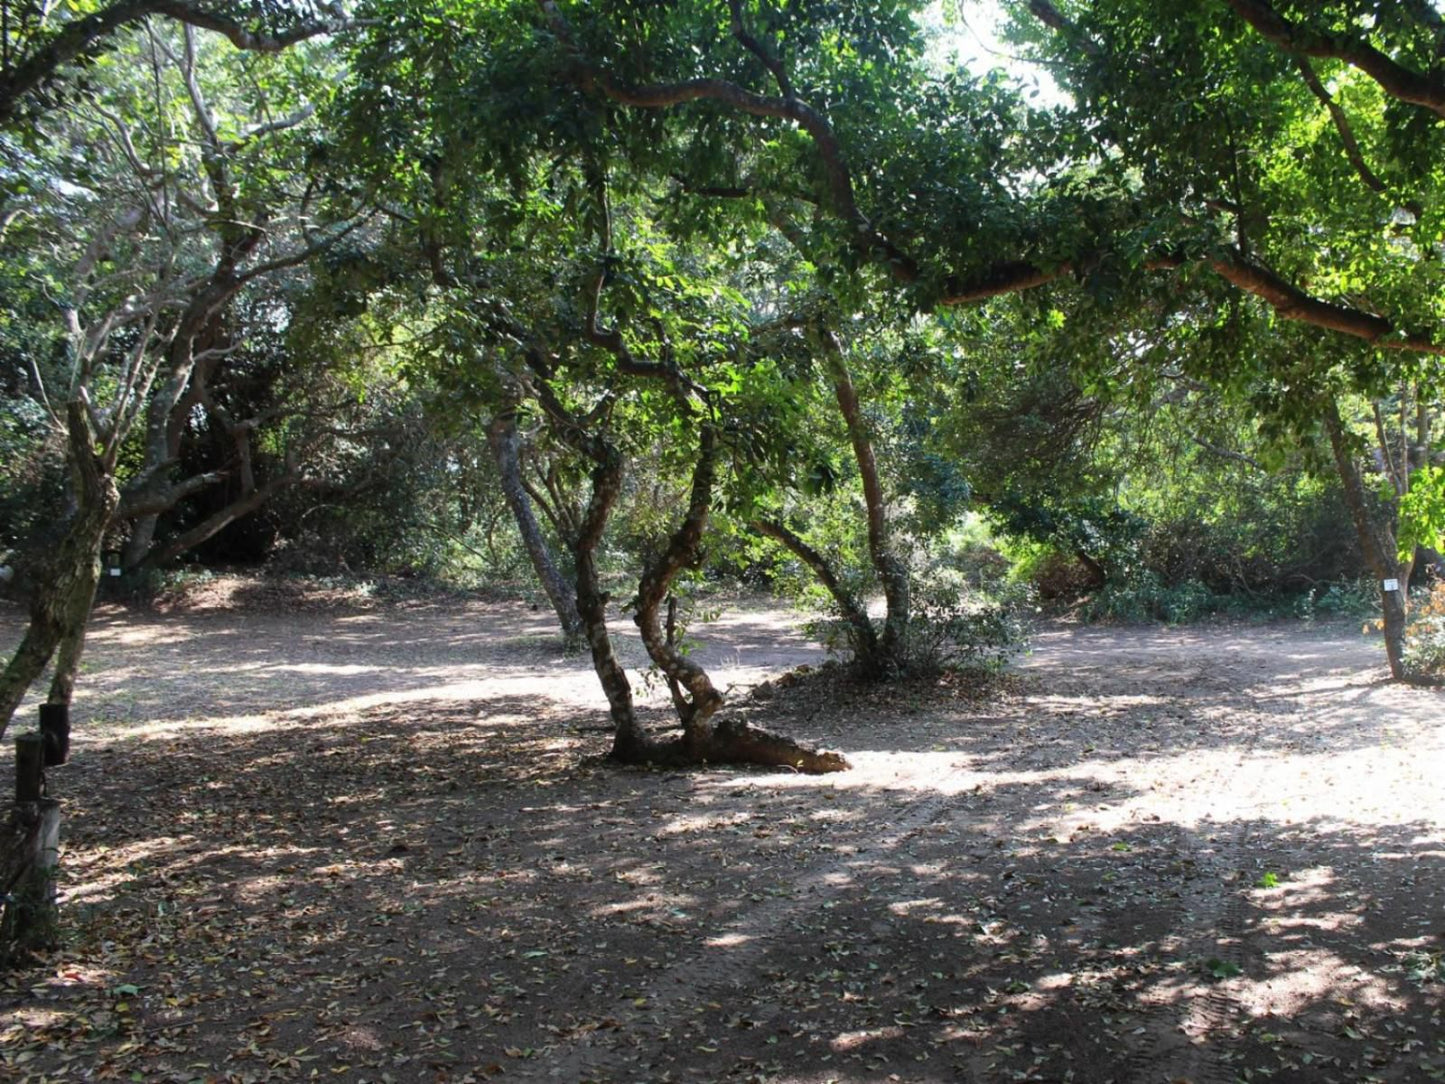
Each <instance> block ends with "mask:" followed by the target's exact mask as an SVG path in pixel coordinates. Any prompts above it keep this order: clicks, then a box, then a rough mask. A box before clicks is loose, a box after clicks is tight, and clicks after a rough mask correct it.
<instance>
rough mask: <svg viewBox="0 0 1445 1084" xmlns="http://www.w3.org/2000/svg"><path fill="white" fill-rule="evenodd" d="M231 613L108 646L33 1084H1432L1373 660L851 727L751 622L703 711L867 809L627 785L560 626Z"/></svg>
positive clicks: (98, 625) (784, 785) (60, 791)
mask: <svg viewBox="0 0 1445 1084" xmlns="http://www.w3.org/2000/svg"><path fill="white" fill-rule="evenodd" d="M223 585H224V584H223ZM213 595H214V597H213V598H212V599H211V601H210V604H209V606H208V605H204V604H203V605H201V606H199V607H198V608H193V609H191V610H189V611H187V612H177V613H172V614H160V615H158V614H147V613H138V612H134V611H130V612H128V611H124V610H120V609H117V608H114V607H103V608H101V609H100V610H99V611H98V613H97V616H96V619H95V622H94V625H93V629H92V632H91V643H90V652H89V655H88V659H89V662H88V664H87V670H86V673H85V675H84V681H83V682H82V684H81V686H80V688H79V690H78V693H77V699H76V704H75V710H76V713H77V723H78V725H77V730H76V739H75V747H74V750H73V753H74V759H73V761H72V763H70V764H69V765H67V766H65V767H63V768H61V769H57V770H56V771H55V772H54V774H53V776H52V791H53V793H55V794H56V795H57V796H59V797H61V798H62V799H63V800H64V802H65V817H66V821H65V852H64V859H63V862H62V867H61V895H62V914H63V924H64V936H63V948H62V949H61V950H60V951H59V952H57V953H55V954H54V955H52V956H50V957H48V958H46V959H45V960H44V962H43V966H41V967H40V968H39V969H34V968H32V969H26V970H21V971H19V972H14V973H12V974H10V975H9V976H7V978H6V979H5V980H4V981H5V985H4V986H3V987H0V1065H3V1066H4V1067H5V1069H4V1072H5V1074H6V1075H7V1079H13V1080H26V1081H40V1080H57V1079H135V1080H147V1081H151V1080H156V1081H161V1080H177V1081H188V1080H236V1081H260V1080H278V1081H290V1080H302V1079H324V1080H345V1081H362V1080H366V1081H383V1080H394V1081H460V1080H485V1079H488V1078H493V1077H495V1078H497V1079H500V1080H513V1081H526V1080H536V1081H544V1080H545V1081H555V1080H562V1081H584V1080H585V1081H598V1082H601V1081H619V1082H620V1081H662V1080H676V1081H703V1080H750V1081H769V1082H777V1084H782V1082H788V1084H821V1082H824V1081H840V1082H851V1081H859V1082H861V1081H895V1080H896V1081H915V1082H932V1081H971V1080H977V1081H1004V1080H1038V1081H1065V1080H1073V1081H1081V1082H1090V1084H1102V1082H1104V1081H1109V1080H1113V1081H1118V1082H1120V1084H1124V1082H1136V1081H1137V1082H1140V1084H1142V1082H1144V1081H1159V1080H1170V1081H1173V1080H1188V1081H1192V1082H1195V1084H1203V1082H1207V1081H1235V1080H1265V1079H1268V1080H1274V1081H1299V1082H1304V1081H1309V1082H1311V1084H1316V1082H1323V1081H1340V1082H1345V1081H1350V1082H1356V1081H1365V1080H1381V1081H1425V1080H1431V1079H1438V1078H1440V1077H1441V1076H1442V1075H1445V1046H1442V1038H1441V1037H1442V1034H1445V1031H1442V1028H1441V1020H1440V1013H1441V1011H1442V1007H1445V999H1442V997H1441V994H1442V992H1445V967H1442V964H1441V959H1442V949H1445V924H1442V918H1441V914H1442V909H1441V900H1442V893H1445V838H1442V825H1445V794H1442V791H1441V788H1440V785H1439V781H1440V778H1441V775H1442V769H1445V726H1442V724H1445V699H1442V698H1441V695H1440V693H1439V692H1438V691H1433V690H1423V689H1417V688H1410V687H1407V686H1403V685H1400V684H1397V683H1391V682H1389V681H1388V680H1387V673H1386V671H1385V668H1384V663H1383V659H1382V657H1381V654H1380V651H1379V648H1378V643H1377V641H1376V642H1371V641H1370V640H1368V639H1366V638H1363V637H1361V635H1360V630H1359V626H1358V624H1355V625H1353V626H1352V625H1350V624H1348V623H1344V624H1341V623H1338V622H1335V623H1326V624H1320V625H1318V626H1316V625H1311V624H1306V623H1300V622H1283V623H1272V624H1264V625H1256V626H1247V625H1219V626H1207V627H1196V628H1188V629H1180V628H1163V627H1157V626H1138V627H1128V628H1101V627H1093V628H1089V627H1077V626H1070V625H1064V624H1046V625H1044V626H1042V627H1041V628H1040V629H1039V630H1038V633H1037V635H1036V639H1035V648H1034V651H1033V652H1032V654H1031V655H1029V656H1028V657H1027V658H1025V659H1023V660H1022V661H1021V662H1020V663H1019V664H1018V665H1016V666H1015V667H1014V668H1013V670H1012V672H1011V674H1010V675H1009V676H1007V677H1006V678H1004V679H1003V680H1002V682H1001V683H999V684H997V685H995V686H993V687H989V688H969V687H967V686H966V685H965V686H961V685H959V684H958V683H957V682H956V680H954V679H947V678H945V679H943V680H942V681H941V682H940V683H936V684H931V685H930V684H916V685H912V686H910V687H908V688H903V689H900V688H897V687H890V686H887V685H883V686H871V687H861V688H852V689H846V688H844V687H843V686H844V684H845V683H846V679H845V677H844V675H843V672H842V671H840V670H838V669H837V668H831V667H824V666H821V665H820V664H821V663H822V662H823V659H822V655H821V653H820V651H819V650H818V649H817V648H815V647H814V646H812V645H811V644H810V643H809V642H808V641H807V640H806V639H805V638H803V637H802V636H799V635H797V634H796V633H795V632H794V631H792V622H793V620H794V617H793V615H790V614H788V613H786V612H782V611H777V610H773V609H769V608H766V606H764V605H763V604H762V603H750V604H742V605H734V606H732V607H729V608H726V609H725V610H724V612H723V614H722V616H721V617H720V618H719V619H718V620H717V621H715V622H712V623H709V624H705V625H699V626H698V627H697V629H695V635H696V636H697V638H698V639H699V640H700V641H701V642H702V644H703V646H702V648H701V649H700V655H701V657H702V658H703V659H704V660H705V662H706V663H707V665H708V666H709V667H710V669H712V670H713V672H714V673H715V674H716V675H717V677H718V682H719V686H720V687H726V686H728V685H731V686H733V690H732V695H731V699H732V700H733V701H734V702H736V703H738V704H739V705H741V707H740V710H743V711H745V712H748V713H750V714H753V715H754V716H761V717H763V721H765V722H773V723H777V724H780V725H782V726H784V727H785V728H786V729H787V730H788V731H789V732H791V733H794V734H797V735H799V736H801V737H804V738H806V739H808V740H810V741H813V742H817V743H819V744H821V745H824V746H828V747H834V748H840V749H842V750H844V751H845V752H846V753H847V755H848V756H849V758H850V759H851V760H852V762H853V764H854V767H853V769H852V770H851V771H847V772H841V773H834V774H829V775H824V776H807V775H799V774H796V773H793V772H789V771H786V770H778V769H755V770H737V769H731V768H729V769H702V770H694V771H692V772H689V773H680V772H663V771H653V770H647V769H640V768H626V767H621V766H617V765H614V764H606V763H604V762H603V761H602V759H601V755H602V754H605V753H606V751H607V747H608V737H609V735H608V734H607V729H608V728H607V727H606V725H605V723H606V715H605V711H604V702H603V700H602V698H601V697H600V696H599V694H598V692H597V689H596V685H595V678H594V677H593V676H592V674H591V671H590V667H589V666H588V665H587V662H586V660H585V658H584V657H577V656H573V657H564V656H563V655H562V653H561V651H560V648H559V641H558V639H557V636H556V633H555V625H551V624H549V620H548V619H549V616H550V615H548V614H547V613H545V612H542V613H538V612H535V611H533V610H530V609H528V608H526V607H525V606H522V605H520V604H490V603H488V604H484V603H461V604H455V603H447V604H439V603H438V604H431V603H429V604H424V605H414V606H408V607H401V606H396V605H388V606H382V607H377V608H361V609H358V608H356V607H354V606H350V605H337V606H335V607H332V608H327V607H325V606H318V605H315V604H314V603H313V604H312V605H301V604H299V603H298V602H296V601H295V600H289V601H288V600H286V599H280V600H278V599H276V598H269V599H267V598H264V597H263V598H261V599H260V600H259V602H260V604H259V605H258V604H257V600H255V599H252V600H250V601H247V600H246V598H245V597H244V591H241V592H238V593H236V594H235V595H234V597H228V595H227V591H226V590H223V589H220V588H218V589H217V590H216V591H215V592H213ZM20 627H21V624H20V614H19V613H18V612H17V611H16V610H14V609H13V608H12V609H6V610H5V611H3V626H0V628H3V636H4V639H5V641H6V642H9V641H12V640H13V639H15V638H16V637H17V636H18V633H19V629H20ZM617 639H618V641H619V650H620V651H621V652H622V653H623V656H624V659H625V661H626V662H627V664H628V665H629V666H635V665H636V664H637V663H638V662H640V661H641V660H643V659H644V658H645V653H644V652H643V649H642V646H641V644H640V643H639V642H637V640H636V637H635V634H633V635H632V636H631V637H630V638H629V637H627V636H625V635H624V634H623V630H622V629H621V628H620V627H619V629H618V636H617ZM800 667H808V668H809V669H808V670H800V669H799V668H800ZM788 675H790V676H788ZM764 683H766V684H764ZM653 700H654V701H656V705H655V706H653V707H647V706H644V707H643V711H644V714H649V713H650V717H651V718H653V719H654V721H657V722H662V721H664V717H665V714H666V713H665V712H664V710H663V708H662V707H661V706H658V705H661V704H662V703H663V699H662V698H659V697H657V696H654V698H653ZM649 703H651V702H649ZM26 710H27V711H28V710H29V709H28V708H27V709H26ZM673 725H675V721H674V723H673Z"/></svg>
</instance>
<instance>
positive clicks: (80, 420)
mask: <svg viewBox="0 0 1445 1084" xmlns="http://www.w3.org/2000/svg"><path fill="white" fill-rule="evenodd" d="M118 48H123V49H124V52H112V53H111V54H109V55H108V56H107V57H105V58H104V60H97V61H96V63H95V65H94V70H93V75H94V78H95V80H96V88H95V89H96V93H95V94H94V95H93V96H92V97H90V98H89V99H87V100H84V101H77V102H76V103H74V104H73V105H70V106H68V107H66V108H63V109H62V108H57V109H54V110H51V111H50V112H48V113H47V114H45V115H44V116H43V117H42V118H40V119H39V120H37V122H36V123H37V125H38V126H39V128H38V130H41V131H44V133H45V134H46V136H47V137H48V138H47V140H46V141H45V143H44V144H37V146H36V147H35V148H33V149H31V150H29V151H25V152H19V153H20V157H19V158H18V160H17V162H16V173H15V174H14V175H13V179H12V181H11V196H12V200H13V201H14V202H13V204H12V210H11V214H12V216H13V223H14V224H13V225H12V229H11V233H10V236H9V237H8V238H7V240H8V241H9V242H10V244H11V245H13V246H14V247H13V248H12V250H11V251H12V253H14V255H13V256H12V259H15V260H17V261H19V262H20V263H21V264H22V265H23V266H24V268H25V270H24V271H23V272H22V274H23V275H24V276H28V277H32V278H34V279H35V280H37V281H38V282H39V283H40V284H41V285H40V286H39V291H40V292H42V293H49V294H51V295H53V296H54V297H55V299H56V300H55V308H56V309H57V310H58V314H59V317H60V320H59V326H58V327H54V328H53V330H51V331H50V332H49V333H48V335H45V334H42V335H41V336H39V337H38V338H37V343H39V342H44V341H45V340H47V339H48V341H49V342H50V343H51V344H53V346H52V350H53V353H52V354H51V356H50V357H47V358H42V357H39V356H36V355H34V354H32V355H31V357H30V359H29V360H30V376H31V379H32V383H31V387H30V389H29V390H30V392H31V394H32V395H33V396H34V397H35V399H36V401H37V402H38V403H39V404H40V405H41V407H42V408H43V410H44V411H45V413H46V415H47V417H48V422H49V425H50V427H51V428H52V429H53V431H54V432H56V433H57V434H64V435H65V439H66V442H67V446H68V449H69V467H70V471H71V475H72V481H73V486H72V494H71V498H72V502H71V503H72V511H71V514H70V516H69V518H68V521H67V523H66V527H65V531H64V533H63V535H62V537H61V539H60V541H59V542H58V544H56V545H55V546H53V547H50V548H49V552H48V553H47V554H46V556H45V557H44V559H43V560H42V561H41V562H40V563H39V565H38V567H37V568H36V569H34V570H33V575H32V577H31V578H32V580H33V585H34V588H33V592H32V600H33V601H32V604H31V620H30V626H29V628H28V630H27V633H26V636H25V639H24V641H23V642H22V644H21V646H20V648H19V649H18V650H17V651H16V653H15V655H14V656H13V657H12V658H11V660H10V662H9V665H8V666H7V668H6V670H5V672H4V675H3V677H0V733H3V728H4V726H5V725H6V724H8V721H9V719H10V717H11V715H12V714H13V712H14V710H15V708H16V707H17V706H18V704H19V702H20V700H21V698H22V697H23V696H24V694H25V691H26V689H27V688H28V687H29V686H30V684H31V683H32V682H33V681H34V680H35V679H36V678H37V677H38V676H39V675H40V673H41V671H42V670H43V669H44V667H45V665H46V663H47V661H48V660H49V658H50V656H51V655H52V654H53V653H55V652H57V651H58V652H59V654H58V658H57V664H56V673H55V677H54V680H53V682H52V685H51V690H50V700H51V702H52V703H58V704H68V703H69V700H70V696H71V692H72V688H73V684H74V678H75V671H76V667H77V666H78V663H79V658H80V653H81V651H82V648H83V643H84V630H85V623H86V619H87V617H88V615H89V611H90V606H91V602H92V599H93V597H94V593H95V587H96V581H97V577H98V574H99V569H98V565H99V555H100V549H101V546H102V544H103V540H104V537H105V534H106V532H107V530H109V529H110V528H111V526H112V524H113V523H114V522H115V518H116V516H117V513H118V510H119V509H121V508H122V507H123V506H124V509H125V514H126V515H133V516H138V517H141V523H142V528H141V533H142V534H143V535H146V534H148V533H149V531H148V529H147V524H150V523H153V522H154V521H153V520H151V519H148V518H147V517H151V516H155V515H158V514H159V513H160V512H162V511H164V510H165V509H167V508H170V507H173V506H174V505H175V503H176V502H177V501H178V500H180V499H181V498H183V497H185V496H187V495H189V494H192V493H194V492H196V491H198V490H200V489H202V488H204V487H206V486H208V485H212V484H214V483H215V482H217V481H218V480H219V479H218V477H217V476H216V475H215V474H214V473H213V472H204V473H202V474H200V475H197V476H193V477H191V478H188V479H184V480H180V481H177V480H174V479H173V478H172V477H171V470H172V468H173V467H174V466H175V465H176V461H177V451H178V443H177V442H178V440H179V432H180V429H181V423H182V421H183V420H184V419H185V418H186V417H187V416H188V414H189V412H190V411H191V410H192V409H193V408H194V407H196V406H198V405H205V406H209V407H210V408H211V409H212V412H213V414H216V413H217V408H216V403H215V401H214V399H209V400H208V392H207V389H206V382H207V380H208V378H209V377H210V376H211V375H212V374H213V373H214V371H215V369H216V367H217V366H218V365H219V364H221V362H222V360H223V359H224V358H225V357H226V356H227V354H228V353H229V347H228V345H227V343H226V341H225V338H224V336H223V335H222V334H221V333H220V330H219V322H220V321H222V320H223V318H224V314H225V313H226V312H227V311H228V309H229V308H230V306H231V305H232V304H233V302H234V301H235V300H236V298H237V297H238V296H240V295H241V294H242V293H243V292H244V291H246V290H248V289H251V288H253V287H254V286H255V285H257V284H259V283H261V282H263V281H265V280H266V279H267V278H268V277H270V276H274V275H276V274H278V273H280V272H283V271H287V270H290V269H292V268H295V267H297V266H299V265H300V264H302V263H304V262H305V261H306V260H308V259H310V258H311V257H312V256H313V255H314V254H316V253H317V252H319V251H321V250H322V249H324V248H325V247H327V245H329V244H330V243H332V241H334V239H335V237H336V236H337V234H336V233H335V232H334V231H329V230H327V229H325V228H324V227H323V223H322V222H321V221H320V220H317V219H315V218H314V217H313V215H314V214H315V211H314V210H313V208H312V207H311V203H310V197H309V193H308V192H307V191H306V189H305V188H304V186H298V185H297V183H296V181H297V179H296V178H294V177H292V176H289V175H288V176H283V174H282V173H281V172H280V170H282V169H285V168H287V166H288V165H290V163H288V162H287V160H286V158H285V157H284V156H281V155H278V153H277V151H278V144H279V145H280V146H281V147H283V148H284V147H285V146H286V145H287V143H288V141H289V139H290V138H291V137H293V136H294V134H295V133H296V131H297V130H298V129H299V128H300V127H301V126H302V125H304V124H305V123H306V121H307V120H308V119H309V118H310V116H311V110H310V109H308V108H305V107H302V108H299V109H298V110H297V111H295V112H293V113H290V114H280V115H277V114H271V115H270V117H268V118H267V119H262V120H254V119H253V118H254V117H255V116H256V115H258V114H264V113H265V112H266V111H267V110H269V109H270V108H271V107H272V106H273V105H281V104H283V103H284V102H285V99H286V96H287V95H290V94H293V93H295V88H294V87H293V86H288V85H287V84H286V83H285V82H284V80H281V81H268V80H267V79H266V78H265V77H264V76H263V74H262V73H260V72H256V71H252V72H250V73H249V74H246V75H245V76H244V78H243V77H242V73H240V72H236V71H232V72H231V73H229V76H230V78H232V79H233V80H234V82H231V83H229V84H227V83H226V82H225V77H218V76H219V73H218V72H217V70H216V69H215V68H205V69H204V70H203V55H202V54H203V46H202V45H201V43H200V42H199V41H198V39H197V36H196V35H195V33H194V31H193V30H192V29H190V28H189V27H187V28H185V30H184V31H183V32H182V33H180V34H178V35H176V36H173V37H167V36H165V35H164V34H161V33H158V32H155V31H151V32H147V33H145V34H143V35H137V36H135V37H133V38H131V39H128V40H127V41H126V42H124V43H123V45H122V44H120V43H118ZM208 75H209V76H210V77H211V78H212V79H214V80H215V81H214V82H212V83H211V84H210V86H209V87H208V86H207V85H206V81H207V76H208ZM102 77H103V82H102ZM223 85H225V86H226V87H227V90H228V93H229V95H231V97H229V98H228V99H227V100H226V101H225V102H224V104H223V108H222V109H221V110H218V109H217V108H216V102H215V101H214V100H213V99H214V98H216V94H215V93H214V91H216V90H217V89H218V88H219V87H221V86H223ZM102 86H103V89H104V93H101V92H100V91H101V88H102ZM247 95H250V96H251V98H250V100H249V101H246V97H247ZM243 103H244V105H243ZM244 106H249V107H250V108H251V109H252V110H254V112H252V114H251V116H250V117H248V116H247V115H246V113H245V112H244V111H242V110H243V109H244ZM81 147H84V148H86V150H87V152H88V153H84V154H82V153H78V150H77V149H78V148H81ZM293 161H294V160H293ZM272 170H275V171H276V172H271V171H272ZM141 425H144V426H145V427H146V439H145V443H144V448H143V450H142V452H141V455H140V460H141V462H140V465H139V466H138V467H137V468H135V469H134V470H132V467H131V462H132V461H131V454H132V444H131V439H130V438H131V434H132V432H133V430H135V429H136V428H137V427H138V426H141ZM236 435H237V437H238V439H240V440H241V444H240V445H239V446H240V447H244V446H245V440H246V439H247V435H246V432H245V430H244V429H238V430H237V434H236ZM241 470H242V471H243V472H245V470H246V463H245V462H244V457H243V462H242V463H241ZM122 489H123V490H124V491H125V493H124V496H123V495H122V492H121V491H122ZM255 499H256V493H255V491H254V490H253V492H252V493H249V494H246V495H245V497H244V498H243V500H244V501H254V500H255ZM245 510H248V509H247V508H245V507H237V508H232V509H231V510H230V511H229V512H228V513H227V514H225V515H223V516H220V517H218V518H217V519H216V520H215V521H214V522H213V523H212V524H210V525H208V526H207V527H206V528H205V529H204V530H203V531H202V532H201V534H204V533H205V532H206V531H209V532H211V533H214V529H219V526H221V525H223V524H224V522H229V521H230V519H233V518H235V515H237V514H239V513H240V512H242V511H245ZM201 534H198V535H196V536H195V537H196V538H197V539H198V538H199V537H200V536H201ZM139 548H140V547H138V549H139Z"/></svg>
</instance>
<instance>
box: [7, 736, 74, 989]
mask: <svg viewBox="0 0 1445 1084" xmlns="http://www.w3.org/2000/svg"><path fill="white" fill-rule="evenodd" d="M51 729H54V728H53V727H52V728H51ZM52 748H54V746H53V745H52V743H50V742H47V741H46V738H45V736H44V735H42V734H41V733H40V732H38V731H37V732H35V733H31V734H21V735H19V736H18V737H16V739H15V804H14V805H13V806H11V807H10V816H9V818H8V820H7V822H6V823H5V824H4V825H3V829H0V896H3V897H4V900H5V907H4V914H3V916H0V961H3V960H9V959H14V958H23V957H24V956H25V955H26V954H27V953H28V952H29V951H30V950H33V949H39V948H49V947H52V946H53V945H54V944H55V942H56V931H57V930H58V929H59V911H58V907H57V904H56V894H55V873H56V867H57V866H59V864H60V802H59V801H57V800H56V799H54V798H46V797H44V796H43V790H44V778H45V777H44V768H45V764H46V763H47V759H46V754H47V752H49V751H50V750H51V749H52Z"/></svg>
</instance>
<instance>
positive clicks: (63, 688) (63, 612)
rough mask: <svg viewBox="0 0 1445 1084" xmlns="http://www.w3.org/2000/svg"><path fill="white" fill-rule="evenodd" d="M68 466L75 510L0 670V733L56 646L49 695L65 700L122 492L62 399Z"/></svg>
mask: <svg viewBox="0 0 1445 1084" xmlns="http://www.w3.org/2000/svg"><path fill="white" fill-rule="evenodd" d="M66 423H67V427H68V429H69V437H70V461H71V462H70V466H71V476H72V482H73V485H74V486H75V493H76V510H75V513H74V515H73V516H72V517H71V519H70V522H69V523H68V524H67V525H66V530H65V534H64V536H63V537H62V538H61V540H60V543H59V545H58V546H57V547H56V548H55V551H54V552H53V553H52V554H51V555H50V556H49V557H47V558H46V559H45V560H44V561H43V562H42V564H41V567H40V570H39V575H37V577H36V583H35V593H34V596H33V597H32V599H31V602H30V624H29V626H28V627H27V628H26V630H25V637H24V639H23V640H22V641H21V644H20V647H19V648H18V649H17V650H16V652H15V654H14V656H13V657H12V658H11V659H10V662H9V664H8V665H7V666H6V668H5V672H4V674H3V675H0V738H3V737H4V735H5V730H6V728H7V727H8V726H9V724H10V719H11V717H12V716H13V715H14V714H15V709H16V708H18V707H19V706H20V702H21V701H22V700H24V699H25V694H26V692H27V691H28V690H29V688H30V686H31V685H32V684H34V683H35V681H36V679H38V678H39V677H40V675H41V674H42V673H43V672H44V670H45V667H46V664H47V663H49V661H50V658H51V656H52V655H53V654H54V653H55V651H56V649H57V648H60V652H61V657H60V665H58V666H57V667H56V674H55V681H54V684H53V685H52V686H51V689H50V696H49V700H50V702H51V703H54V704H69V703H70V697H71V693H72V692H73V690H74V685H75V674H76V672H77V670H78V668H79V666H80V656H81V652H82V651H83V650H84V647H85V626H86V623H87V622H88V621H89V619H90V609H91V606H92V605H93V604H94V602H95V589H96V585H97V584H98V583H99V582H100V551H101V545H102V543H103V541H104V539H105V532H106V529H107V528H108V527H109V526H110V521H111V518H112V516H113V515H114V514H115V509H116V506H117V505H118V504H119V503H120V494H119V493H118V492H117V490H116V487H115V479H114V478H113V477H112V476H111V474H110V473H109V471H107V470H106V469H105V467H104V465H103V464H102V463H101V462H100V461H99V460H97V459H96V456H95V452H94V442H93V440H92V439H91V433H90V426H89V423H88V422H87V420H86V417H85V409H84V407H83V406H82V405H81V404H80V403H78V402H72V403H70V404H68V406H67V411H66Z"/></svg>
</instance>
